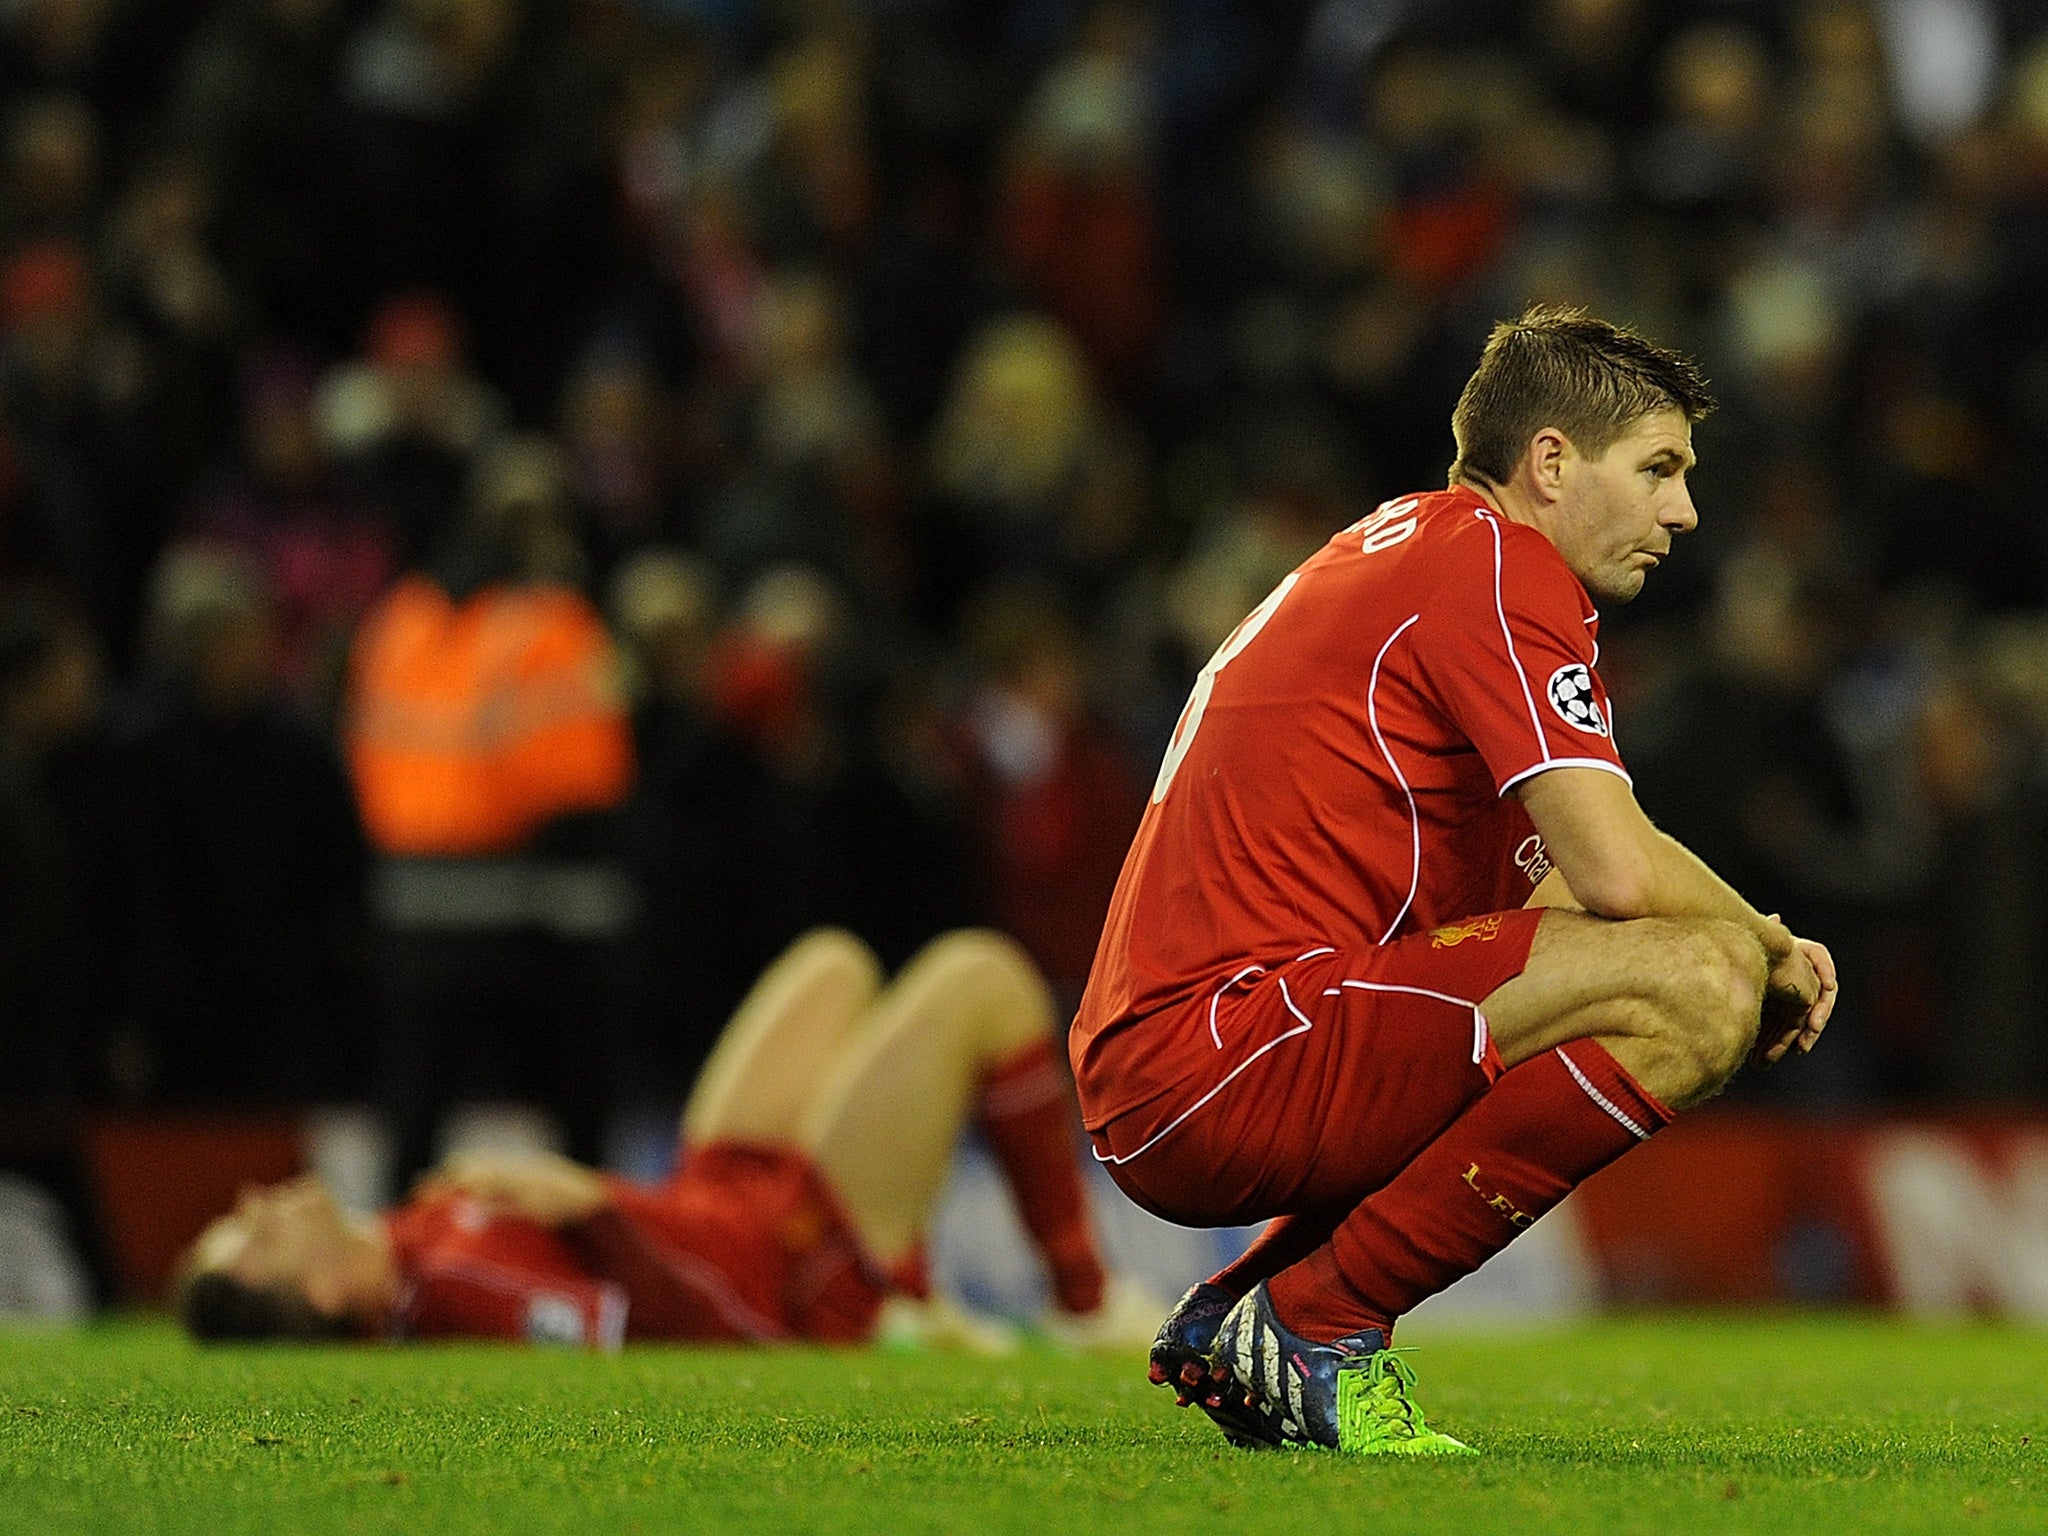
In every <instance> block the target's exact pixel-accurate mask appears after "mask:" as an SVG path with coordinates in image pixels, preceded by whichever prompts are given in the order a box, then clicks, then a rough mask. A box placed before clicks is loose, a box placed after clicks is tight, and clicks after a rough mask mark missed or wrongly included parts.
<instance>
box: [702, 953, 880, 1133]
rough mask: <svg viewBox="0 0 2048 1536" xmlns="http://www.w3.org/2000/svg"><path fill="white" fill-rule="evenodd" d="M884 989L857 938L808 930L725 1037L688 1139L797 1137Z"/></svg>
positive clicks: (749, 998)
mask: <svg viewBox="0 0 2048 1536" xmlns="http://www.w3.org/2000/svg"><path fill="white" fill-rule="evenodd" d="M881 990H882V966H881V962H880V961H878V960H876V959H875V956H874V953H873V951H871V950H870V949H869V948H868V947H867V946H866V945H865V944H863V943H861V941H860V940H859V939H857V938H855V937H854V936H853V935H852V934H850V933H846V932H843V931H841V930H839V929H836V928H820V929H816V930H814V931H813V932H811V933H807V934H805V935H804V936H803V937H802V938H800V939H798V940H797V941H796V942H795V943H794V944H792V945H790V947H789V948H788V949H786V950H784V951H783V952H782V954H781V955H780V956H778V957H777V958H776V960H775V963H774V964H772V965H770V966H769V967H768V969H767V970H765V971H763V972H762V973H761V978H760V980H758V981H756V982H755V983H754V985H753V989H752V990H751V991H749V992H748V993H747V995H746V998H745V999H744V1000H743V1001H742V1002H741V1003H740V1006H739V1010H738V1011H737V1012H736V1013H734V1014H733V1016H732V1022H731V1023H729V1024H727V1025H726V1026H725V1031H724V1033H723V1034H721V1035H720V1036H719V1037H718V1044H717V1045H715V1046H714V1047H713V1048H712V1051H711V1055H710V1057H709V1059H708V1060H706V1061H705V1063H704V1070H703V1072H702V1073H701V1074H699V1076H698V1078H697V1086H696V1087H695V1089H693V1090H692V1091H691V1094H690V1102H689V1103H688V1104H687V1105H686V1106H684V1109H683V1141H684V1143H685V1144H686V1145H689V1146H702V1145H704V1144H705V1143H706V1142H710V1141H717V1140H722V1139H723V1140H733V1141H766V1142H787V1141H791V1140H794V1139H795V1137H796V1135H797V1129H798V1122H799V1120H800V1119H801V1118H802V1116H803V1114H804V1111H805V1109H806V1107H807V1106H808V1105H810V1104H811V1103H812V1102H814V1099H815V1094H816V1086H815V1085H816V1084H817V1082H818V1078H819V1074H821V1073H822V1072H823V1071H824V1070H825V1068H826V1066H827V1064H829V1063H831V1062H833V1061H835V1060H836V1059H837V1058H838V1057H839V1056H840V1054H841V1052H842V1050H843V1048H844V1047H845V1045H846V1043H847V1041H848V1040H849V1039H851V1038H852V1036H853V1034H854V1031H855V1026H856V1025H858V1024H859V1023H860V1021H861V1019H862V1018H863V1017H864V1016H865V1015H866V1013H867V1011H868V1009H869V1008H870V1007H871V1006H872V1005H873V1004H874V1001H875V998H876V996H877V995H878V994H879V993H880V992H881Z"/></svg>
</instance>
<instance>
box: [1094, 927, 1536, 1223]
mask: <svg viewBox="0 0 2048 1536" xmlns="http://www.w3.org/2000/svg"><path fill="white" fill-rule="evenodd" d="M1541 919H1542V912H1541V911H1540V910H1538V909H1529V910H1522V911H1515V912H1496V913H1490V914H1488V915H1486V916H1483V917H1475V918H1467V919H1465V920H1463V921H1462V922H1458V923H1453V924H1450V925H1448V926H1447V927H1443V928H1438V929H1436V930H1434V931H1433V932H1430V933H1418V934H1411V935H1409V936H1408V937H1406V938H1401V939H1396V940H1395V941H1394V942H1393V943H1391V944H1387V945H1383V946H1380V947H1378V948H1374V949H1365V950H1350V951H1342V950H1324V951H1320V952H1318V951H1310V952H1309V954H1307V955H1305V956H1303V957H1302V958H1301V959H1299V960H1295V961H1291V962H1287V963H1284V964H1281V965H1276V966H1273V967H1271V968H1270V969H1262V968H1260V967H1257V966H1248V967H1247V968H1246V969H1245V970H1244V971H1243V972H1242V973H1240V974H1239V975H1238V976H1237V977H1235V978H1234V979H1233V980H1232V981H1230V982H1229V983H1228V984H1226V985H1224V986H1223V987H1221V988H1219V989H1218V990H1217V991H1215V992H1214V993H1213V994H1212V995H1209V996H1205V997H1201V998H1198V999H1196V1000H1194V1001H1193V1002H1191V1003H1188V1004H1184V1005H1182V1006H1181V1007H1179V1008H1176V1009H1172V1010H1168V1011H1166V1012H1162V1013H1158V1014H1154V1015H1153V1016H1151V1017H1149V1018H1146V1019H1143V1020H1141V1021H1139V1022H1138V1023H1136V1024H1135V1025H1132V1026H1130V1027H1128V1028H1125V1029H1122V1030H1119V1031H1117V1032H1116V1033H1115V1034H1114V1035H1113V1036H1112V1037H1110V1038H1109V1039H1107V1040H1104V1041H1102V1042H1100V1044H1099V1045H1098V1047H1097V1051H1098V1056H1097V1065H1098V1068H1099V1073H1098V1075H1097V1076H1098V1080H1097V1081H1096V1082H1094V1083H1083V1084H1082V1085H1081V1089H1082V1105H1083V1107H1084V1109H1085V1108H1086V1106H1087V1103H1088V1101H1089V1100H1090V1098H1093V1097H1097V1096H1098V1095H1099V1096H1100V1097H1103V1098H1109V1097H1112V1096H1113V1097H1114V1098H1116V1099H1120V1100H1123V1101H1125V1102H1129V1101H1130V1100H1132V1099H1138V1100H1140V1101H1141V1102H1140V1104H1139V1107H1138V1108H1136V1109H1131V1110H1127V1111H1125V1112H1124V1113H1122V1114H1120V1115H1118V1116H1116V1118H1114V1119H1112V1120H1110V1121H1109V1122H1108V1123H1107V1124H1105V1125H1102V1126H1101V1127H1100V1128H1099V1129H1095V1130H1093V1131H1091V1133H1090V1134H1091V1136H1092V1139H1093V1141H1094V1143H1095V1155H1096V1157H1097V1158H1098V1159H1100V1160H1101V1161H1103V1162H1105V1163H1106V1164H1108V1166H1109V1171H1110V1175H1111V1176H1112V1177H1113V1178H1114V1179H1115V1180H1116V1182H1117V1184H1118V1186H1119V1187H1120V1188H1122V1190H1123V1191H1124V1193H1125V1194H1127V1195H1129V1196H1130V1197H1131V1198H1132V1199H1133V1200H1135V1201H1136V1202H1137V1203H1138V1204H1139V1205H1141V1206H1143V1207H1144V1208H1145V1209H1146V1210H1148V1211H1151V1212H1152V1213H1153V1214H1155V1215H1158V1216H1163V1217H1165V1218H1166V1219H1167V1220H1168V1221H1174V1222H1179V1223H1181V1224H1183V1225H1186V1226H1201V1227H1213V1226H1233V1225H1239V1224H1242V1223H1246V1222H1254V1221H1265V1220H1269V1219H1270V1218H1272V1217H1275V1216H1281V1215H1286V1214H1289V1213H1292V1212H1300V1211H1313V1210H1318V1209H1321V1208H1324V1207H1330V1206H1338V1207H1347V1208H1348V1207H1349V1206H1353V1205H1356V1204H1357V1203H1358V1202H1359V1201H1361V1200H1363V1199H1364V1198H1365V1197H1366V1196H1367V1195H1369V1194H1371V1193H1372V1192H1373V1191H1374V1190H1376V1189H1379V1188H1380V1187H1381V1186H1382V1185H1384V1184H1386V1182H1387V1181H1388V1180H1389V1179H1391V1178H1392V1177H1393V1176H1394V1175H1395V1174H1396V1173H1399V1172H1400V1171H1401V1169H1402V1168H1403V1167H1405V1166H1406V1165H1407V1164H1408V1162H1409V1161H1410V1160H1411V1159H1412V1158H1413V1157H1414V1156H1415V1154H1416V1153H1417V1152H1419V1151H1421V1150H1422V1148H1423V1147H1425V1146H1427V1145H1428V1144H1429V1143H1430V1142H1431V1141H1433V1140H1434V1139H1435V1138H1436V1137H1437V1135H1438V1134H1439V1133H1441V1132H1442V1131H1443V1129H1444V1127H1446V1126H1447V1125H1449V1124H1450V1123H1451V1121H1452V1120H1454V1119H1456V1118H1457V1116H1458V1115H1459V1113H1460V1112H1461V1111H1463V1110H1464V1108H1465V1107H1466V1106H1467V1105H1469V1104H1470V1103H1471V1102H1472V1101H1473V1100H1474V1099H1476V1098H1478V1097H1479V1096H1480V1095H1481V1094H1482V1093H1484V1092H1485V1091H1486V1090H1487V1088H1488V1087H1489V1086H1491V1084H1492V1083H1493V1080H1494V1079H1495V1078H1497V1077H1498V1076H1500V1073H1501V1060H1500V1053H1499V1052H1498V1051H1496V1050H1495V1049H1494V1047H1493V1042H1492V1040H1491V1038H1490V1037H1489V1035H1488V1032H1487V1027H1486V1020H1485V1017H1484V1015H1483V1014H1482V1013H1481V1011H1480V1007H1479V1004H1480V1002H1481V1001H1482V1000H1483V999H1484V998H1485V997H1486V995H1487V994H1488V993H1489V992H1491V991H1493V989H1494V988H1495V987H1498V986H1500V985H1501V984H1502V983H1503V982H1506V981H1510V980H1512V979H1513V978H1514V977H1516V976H1518V975H1520V974H1521V972H1522V969H1523V967H1524V966H1526V965H1527V964H1528V962H1529V945H1530V943H1531V941H1532V940H1533V939H1534V938H1535V935H1536V925H1537V923H1538V922H1539V921H1541Z"/></svg>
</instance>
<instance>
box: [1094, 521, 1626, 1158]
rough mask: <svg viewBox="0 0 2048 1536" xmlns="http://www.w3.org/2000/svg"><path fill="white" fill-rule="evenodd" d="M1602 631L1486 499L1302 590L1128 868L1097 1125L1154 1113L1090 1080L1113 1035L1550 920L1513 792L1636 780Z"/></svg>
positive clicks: (1235, 684) (1191, 705)
mask: <svg viewBox="0 0 2048 1536" xmlns="http://www.w3.org/2000/svg"><path fill="white" fill-rule="evenodd" d="M1597 622H1598V620H1597V616H1596V615H1595V613H1594V611H1593V605H1592V602H1591V601H1590V599H1589V598H1588V597H1587V595H1586V590H1585V588H1584V587H1583V586H1582V585H1581V584H1580V583H1579V580H1578V578H1577V577H1576V576H1574V575H1573V574H1572V572H1571V569H1570V568H1569V567H1568V566H1567V565H1566V564H1565V563H1564V559H1563V557H1562V556H1560V555H1559V554H1558V552H1557V550H1556V548H1555V547H1554V546H1553V545H1552V544H1551V543H1550V541H1549V540H1548V539H1546V538H1545V537H1544V536H1543V535H1542V534H1541V533H1539V532H1537V531H1536V530H1535V529H1533V528H1530V527H1526V526H1524V525H1521V524H1518V523H1514V522H1511V521H1509V520H1508V519H1507V518H1505V517H1503V516H1502V515H1501V514H1500V513H1498V512H1496V511H1494V510H1493V509H1492V508H1491V507H1489V506H1488V505H1487V504H1486V503H1485V502H1484V501H1483V500H1482V499H1481V498H1480V497H1479V496H1478V495H1476V494H1475V493H1473V492H1471V491H1469V490H1464V489H1453V490H1449V491H1440V492H1437V493H1434V494H1431V495H1422V496H1410V497H1406V498H1403V499H1401V500H1398V501H1390V502H1387V503H1386V504H1384V505H1382V506H1381V507H1380V508H1378V509H1377V510H1376V511H1374V512H1373V513H1372V515H1371V516H1369V517H1366V518H1364V519H1362V520H1361V521H1359V522H1358V523H1356V524H1354V525H1353V526H1351V527H1349V528H1346V529H1345V530H1344V531H1343V532H1341V533H1339V534H1337V535H1336V536H1335V537H1334V538H1332V539H1331V540H1330V542H1329V543H1328V544H1326V545H1324V546H1323V548H1322V549H1321V550H1319V551H1318V552H1317V553H1316V554H1315V555H1313V556H1312V557H1310V558H1309V559H1308V560H1307V561H1305V562H1304V563H1303V564H1302V565H1301V566H1300V567H1299V568H1298V569H1296V570H1295V571H1294V572H1292V573H1291V574H1290V575H1288V576H1287V577H1286V579H1284V580H1283V581H1282V582H1281V583H1280V585H1279V586H1278V587H1276V588H1275V589H1274V590H1273V592H1272V594H1271V595H1270V596H1268V597H1267V598H1266V600H1265V601H1264V602H1263V603H1261V604H1260V605H1259V606H1258V607H1257V608H1256V609H1254V610H1253V611H1252V613H1251V614H1250V616H1249V617H1247V618H1246V619H1245V621H1244V622H1243V623H1242V624H1240V625H1239V626H1238V627H1237V629H1236V631H1235V632H1234V633H1232V635H1231V636H1230V638H1229V639H1228V640H1226V641H1224V643H1223V645H1222V646H1221V647H1220V648H1219V649H1218V650H1217V652H1216V654H1215V655H1214V656H1213V657H1211V658H1210V660H1209V663H1208V665H1207V666H1205V667H1204V668H1203V669H1202V671H1201V674H1200V676H1199V677H1198V678H1197V680H1196V683H1195V687H1194V691H1193V693H1192V694H1191V695H1190V697H1189V699H1188V703H1187V707H1186V709H1185V710H1183V712H1182V714H1181V718H1180V723H1179V725H1178V726H1177V727H1176V728H1175V730H1174V734H1173V740H1172V743H1171V745H1170V746H1169V747H1168V748H1167V752H1166V757H1165V761H1164V762H1163V763H1162V764H1161V765H1160V770H1159V777H1158V780H1157V782H1156V783H1155V785H1154V786H1153V790H1152V798H1151V804H1150V805H1149V806H1148V807H1147V809H1146V812H1145V817H1144V820H1143V821H1142V822H1141V823H1140V825H1139V828H1138V835H1137V839H1136V841H1135V842H1134V843H1133V844H1132V847H1131V851H1130V854H1129V856H1128V857H1127V858H1126V859H1125V861H1124V868H1123V874H1122V877H1121V878H1120V879H1119V881H1118V883H1117V888H1116V895H1115V897H1114V898H1113V900H1112V901H1111V904H1110V910H1109V920H1108V922H1107V924H1106V925H1105V927H1104V929H1103V935H1102V943H1101V945H1100V947H1099V948H1098V949H1097V951H1096V955H1095V965H1094V969H1093V971H1092V972H1091V974H1090V976H1089V980H1088V988H1087V991H1086V993H1085V994H1084V995H1083V997H1082V999H1081V1008H1080V1014H1079V1016H1078V1017H1077V1018H1076V1020H1075V1023H1074V1032H1073V1036H1072V1040H1071V1050H1072V1054H1073V1061H1074V1067H1075V1072H1076V1075H1077V1077H1078V1078H1079V1079H1080V1082H1081V1084H1082V1093H1083V1103H1084V1106H1085V1107H1086V1109H1087V1111H1088V1123H1089V1125H1090V1126H1091V1127H1093V1126H1099V1125H1101V1124H1103V1123H1104V1122H1105V1121H1107V1120H1109V1119H1111V1118H1113V1117H1114V1116H1116V1115H1117V1114H1119V1113H1122V1112H1123V1111H1125V1110H1127V1109H1132V1108H1135V1107H1137V1105H1138V1103H1140V1102H1143V1099H1142V1097H1132V1096H1131V1095H1130V1094H1128V1093H1124V1094H1120V1093H1119V1090H1118V1087H1117V1085H1116V1084H1114V1083H1107V1082H1099V1081H1096V1077H1097V1074H1094V1073H1092V1072H1091V1071H1090V1058H1091V1055H1092V1053H1093V1052H1094V1050H1095V1049H1096V1047H1097V1045H1098V1043H1099V1042H1100V1041H1101V1040H1103V1039H1104V1038H1105V1037H1107V1036H1109V1035H1110V1034H1112V1033H1113V1032H1116V1031H1120V1030H1125V1029H1131V1028H1134V1027H1136V1028H1141V1027H1142V1023H1141V1021H1142V1020H1144V1019H1145V1018H1146V1017H1147V1016H1148V1015H1151V1014H1154V1013H1156V1012H1158V1011H1159V1010H1161V1009H1165V1008H1170V1007H1172V1006H1174V1005H1176V1004H1180V1003H1185V1002H1187V1001H1189V1000H1190V999H1193V998H1196V997H1198V996H1205V995H1210V994H1213V993H1214V991H1215V989H1216V988H1217V987H1218V986H1220V985H1222V984H1223V983H1225V982H1227V981H1228V980H1229V979H1230V977H1231V976H1233V975H1234V974H1236V973H1237V972H1239V971H1241V970H1242V969H1243V968H1245V967H1246V966H1249V965H1267V966H1271V965H1274V964H1278V963H1281V962H1284V961H1287V960H1292V959H1295V958H1296V957H1299V956H1301V955H1303V954H1304V953H1306V952H1307V951H1310V950H1321V949H1323V948H1325V947H1333V948H1337V949H1356V948H1359V947H1361V946H1371V945H1379V944H1385V943H1386V942H1388V941H1389V940H1391V939H1394V938H1396V937H1399V936H1400V935H1402V934H1407V933H1414V932H1417V931H1423V930H1428V929H1432V928H1436V927H1438V926H1440V925H1443V924H1446V923H1449V922H1453V921H1455V920H1457V919H1459V918H1463V917H1471V916H1475V915H1477V914H1480V913H1484V912H1494V911H1502V910H1506V909H1510V908H1514V907H1519V906H1521V905H1522V904H1523V903H1524V902H1525V901H1527V899H1528V896H1529V892H1530V891H1531V890H1532V889H1533V888H1534V887H1535V885H1536V884H1537V882H1538V881H1540V880H1541V879H1542V877H1543V876H1544V875H1545V874H1547V873H1548V872H1549V870H1550V861H1549V859H1548V858H1547V857H1546V855H1545V853H1544V849H1543V843H1542V839H1541V838H1539V837H1538V836H1537V835H1536V830H1535V827H1534V825H1533V824H1532V823H1531V822H1530V820H1529V817H1528V814H1527V813H1526V812H1525V811H1523V809H1522V808H1521V805H1520V803H1519V801H1517V800H1516V799H1515V798H1514V797H1513V796H1511V795H1509V794H1508V791H1509V790H1510V789H1512V788H1513V787H1514V786H1515V785H1516V784H1518V783H1520V782H1521V781H1522V780H1524V779H1526V778H1528V777H1530V776H1531V775H1532V774H1536V773H1540V772H1542V771H1543V770H1544V769H1546V768H1555V767H1560V766H1567V765H1571V766H1583V767H1590V768H1599V769H1604V770H1607V771H1609V772H1612V773H1617V774H1621V775H1622V777H1623V778H1626V777H1627V773H1626V770H1624V769H1623V767H1622V764H1621V759H1620V757H1619V755H1618V754H1617V753H1616V750H1615V745H1614V737H1613V732H1612V727H1611V724H1610V716H1609V712H1608V703H1607V694H1606V690H1605V689H1604V688H1603V687H1602V686H1601V683H1600V680H1599V678H1598V676H1597V675H1596V674H1595V672H1594V671H1593V665H1594V662H1595V659H1596V657H1597V655H1598V647H1597V645H1596V628H1597ZM1167 1044H1168V1042H1166V1041H1164V1040H1162V1042H1161V1045H1162V1047H1165V1046H1166V1045H1167Z"/></svg>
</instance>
